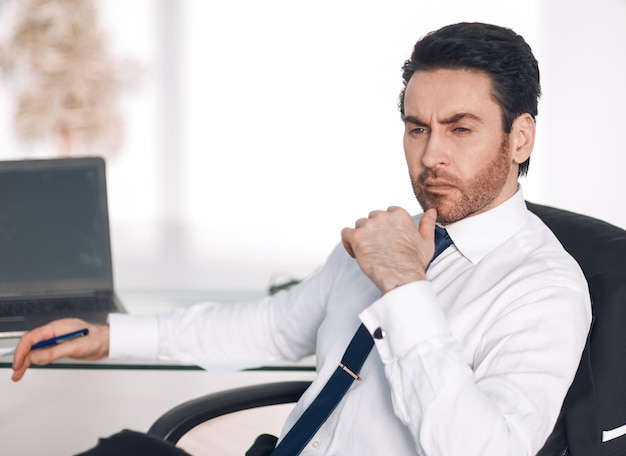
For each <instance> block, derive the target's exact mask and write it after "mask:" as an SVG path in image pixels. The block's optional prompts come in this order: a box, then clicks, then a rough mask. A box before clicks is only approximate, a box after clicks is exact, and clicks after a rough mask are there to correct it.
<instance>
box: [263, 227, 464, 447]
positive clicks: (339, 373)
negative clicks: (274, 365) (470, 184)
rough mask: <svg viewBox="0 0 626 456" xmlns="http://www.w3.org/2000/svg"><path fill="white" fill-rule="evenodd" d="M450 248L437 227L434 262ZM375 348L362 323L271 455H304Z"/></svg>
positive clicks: (446, 233) (442, 230)
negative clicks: (337, 363)
mask: <svg viewBox="0 0 626 456" xmlns="http://www.w3.org/2000/svg"><path fill="white" fill-rule="evenodd" d="M450 245H452V239H450V236H449V235H448V232H447V231H446V230H445V228H441V227H440V226H435V254H434V255H433V258H432V259H433V260H434V259H435V258H437V257H438V256H439V254H440V253H441V252H443V251H444V250H445V249H447V248H448V247H449V246H450ZM431 261H432V260H431ZM373 346H374V339H373V338H372V336H371V334H370V333H369V331H368V330H367V328H366V327H365V326H364V325H363V324H361V326H359V329H357V331H356V333H355V334H354V337H353V338H352V340H351V341H350V344H348V348H347V349H346V351H345V353H344V354H343V357H342V358H341V362H340V363H339V366H338V367H337V369H336V370H335V372H334V373H333V375H331V377H330V379H328V382H326V385H324V388H322V391H320V393H319V394H318V395H317V397H316V398H315V399H314V400H313V402H311V405H309V406H308V408H307V409H306V410H305V411H304V413H303V414H302V415H301V416H300V418H298V421H296V422H295V424H294V425H293V426H292V428H291V429H290V430H289V432H287V435H285V437H284V438H283V440H281V442H280V444H279V445H278V446H277V447H276V449H275V450H274V451H273V452H272V455H271V456H294V455H298V454H300V452H301V451H302V450H303V449H304V447H305V446H306V445H307V444H308V443H309V441H310V440H311V439H312V438H313V436H314V435H315V433H316V432H317V431H318V430H319V428H320V427H321V426H322V424H324V422H325V421H326V420H327V419H328V417H329V416H330V414H331V413H332V412H333V410H335V408H336V407H337V405H338V404H339V402H340V401H341V399H342V398H343V396H344V395H345V394H346V392H347V391H348V389H349V388H350V386H351V385H352V382H354V381H355V380H361V378H360V377H359V371H360V370H361V367H362V366H363V363H364V362H365V360H366V359H367V357H368V355H369V353H370V351H371V350H372V347H373Z"/></svg>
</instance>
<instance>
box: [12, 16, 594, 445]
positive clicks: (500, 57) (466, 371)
mask: <svg viewBox="0 0 626 456" xmlns="http://www.w3.org/2000/svg"><path fill="white" fill-rule="evenodd" d="M250 77H251V78H254V74H251V75H250ZM355 77H358V72H357V73H355ZM403 81H404V89H403V91H402V94H401V97H400V111H401V116H402V120H403V122H404V125H405V131H404V152H405V157H406V162H407V165H408V170H409V175H410V178H411V183H412V186H413V190H414V193H415V196H416V197H417V199H418V201H419V203H420V205H421V206H422V208H423V209H424V213H423V214H421V215H417V216H415V217H412V216H411V215H409V214H408V213H407V212H406V211H405V210H404V209H401V208H398V207H391V208H388V209H386V210H376V211H373V212H372V213H370V214H369V215H368V216H367V217H365V218H362V219H359V220H358V221H356V224H355V226H354V227H352V228H345V229H344V230H343V231H342V233H341V237H342V242H341V243H340V244H339V245H338V247H337V248H336V249H335V250H334V251H333V252H332V253H331V255H330V257H329V259H328V261H327V263H326V265H325V266H324V267H323V268H322V269H321V270H320V271H319V272H318V273H316V274H314V275H312V276H311V277H309V278H307V279H306V280H304V281H303V282H302V283H301V284H299V285H297V286H295V287H293V288H292V289H290V290H289V291H286V292H280V293H278V294H276V295H274V296H270V297H267V298H265V299H262V300H259V301H254V302H245V303H240V304H229V305H221V304H217V303H200V304H197V305H196V306H193V307H191V308H188V309H179V310H175V311H173V312H171V313H168V314H159V315H154V316H135V315H111V316H110V320H109V325H108V326H98V325H90V324H87V323H85V322H81V321H77V320H60V321H56V322H53V323H51V324H49V325H46V326H44V327H41V328H38V329H36V330H33V331H32V332H30V333H28V334H26V335H25V336H24V337H23V339H22V341H21V343H20V345H19V346H18V349H17V352H16V355H15V361H14V366H13V368H14V374H13V379H14V380H16V381H17V380H19V379H20V378H21V377H22V376H23V375H24V373H25V371H26V369H27V368H28V366H30V365H31V364H33V363H34V364H44V363H49V362H51V361H53V360H55V359H58V358H60V357H63V356H71V357H75V358H83V359H86V358H89V359H98V358H103V357H106V356H110V357H125V358H128V357H140V358H150V359H166V360H180V361H185V362H194V363H197V364H198V365H200V366H203V367H205V368H206V369H214V368H216V367H219V368H223V367H224V366H227V367H230V368H240V367H251V366H256V365H261V364H264V363H268V362H272V361H276V360H297V359H300V358H302V357H304V356H308V355H310V354H313V353H315V354H316V362H317V376H316V379H315V381H314V382H313V384H312V385H311V387H310V388H309V389H308V390H307V391H306V392H305V394H304V395H303V397H302V398H301V400H300V401H299V402H298V404H297V405H296V407H295V409H294V411H293V413H292V414H291V415H290V417H289V419H288V420H287V422H286V423H285V427H284V431H283V434H282V435H283V436H284V435H285V433H286V432H287V431H288V430H289V429H290V428H291V427H292V426H293V424H294V423H295V422H296V421H297V420H298V418H299V417H300V416H301V415H302V413H303V412H304V411H305V410H306V409H307V407H308V406H309V405H310V404H311V402H312V401H313V400H314V399H315V397H316V396H317V395H318V393H319V392H320V391H321V389H322V388H323V387H324V385H325V383H326V382H327V380H328V379H329V377H330V376H331V375H332V374H333V372H334V371H335V370H336V369H337V363H338V362H339V361H340V360H341V357H342V354H343V353H344V350H345V348H346V346H347V345H348V343H349V341H350V339H351V338H352V335H353V334H354V332H355V331H356V330H357V328H358V327H359V326H360V325H361V324H363V325H364V326H365V328H367V331H368V332H369V333H370V334H371V335H372V337H373V339H374V343H375V349H374V350H372V351H371V353H370V354H369V356H368V357H367V359H366V361H365V363H364V365H363V367H362V368H361V370H360V372H359V376H360V377H361V381H359V382H355V383H354V384H353V385H352V387H351V389H350V390H349V392H348V394H346V395H345V396H344V397H343V399H342V401H341V403H340V404H339V405H338V406H337V408H336V409H335V411H334V412H333V413H332V414H331V415H330V417H328V419H327V420H326V421H325V422H324V423H323V424H322V426H321V427H320V429H319V430H318V431H317V432H316V433H315V435H314V436H313V437H312V438H311V440H310V442H309V444H308V445H307V446H306V447H305V448H304V449H303V450H302V453H301V454H324V455H331V454H332V455H348V454H359V455H381V454H398V455H413V454H416V455H429V456H439V455H459V454H463V455H465V456H469V455H481V456H482V455H498V456H500V455H520V456H521V455H526V456H531V455H534V454H536V453H537V452H538V451H539V450H540V448H541V447H542V445H543V444H544V442H545V440H546V438H547V437H548V435H549V434H550V432H551V430H552V428H553V427H554V424H555V422H556V419H557V416H558V413H559V411H560V408H561V404H562V402H563V399H564V397H565V394H566V393H567V390H568V388H569V385H570V384H571V382H572V380H573V378H574V374H575V373H576V369H577V367H578V363H579V360H580V356H581V353H582V350H583V347H584V345H585V340H586V336H587V333H588V330H589V326H590V321H591V311H590V300H589V295H588V291H587V285H586V282H585V279H584V276H583V274H582V272H581V271H580V268H579V267H578V265H577V264H576V262H575V261H574V260H573V259H572V258H571V257H570V256H569V255H568V254H567V253H566V252H565V251H564V249H563V248H562V246H561V245H560V243H559V242H558V241H557V240H556V238H555V237H554V235H553V234H552V233H551V232H550V230H549V229H548V228H547V227H546V226H545V225H544V224H543V223H542V222H541V221H540V220H539V219H538V218H537V217H536V216H535V215H533V214H532V213H530V212H529V211H528V210H527V209H526V206H525V202H524V197H523V193H522V189H521V187H520V185H519V183H518V177H519V176H522V175H524V174H526V172H527V170H528V165H529V158H530V155H531V152H532V149H533V144H534V138H535V117H536V115H537V103H538V98H539V95H540V84H539V70H538V66H537V61H536V60H535V58H534V56H533V54H532V51H531V49H530V47H529V46H528V45H527V44H526V43H525V41H524V40H523V38H522V37H521V36H519V35H517V34H516V33H514V32H513V31H511V30H509V29H506V28H502V27H498V26H492V25H488V24H479V23H461V24H454V25H451V26H447V27H444V28H442V29H439V30H437V31H435V32H432V33H430V34H428V35H426V36H425V37H423V38H422V39H420V40H419V41H418V42H417V44H416V45H415V48H414V51H413V53H412V55H411V58H410V59H409V60H407V62H406V63H405V64H404V67H403ZM435 224H437V225H439V226H441V227H445V228H446V230H447V233H448V235H449V237H450V238H451V239H452V242H453V244H452V245H451V246H449V247H448V248H446V249H445V250H444V251H443V253H442V254H441V255H439V256H438V257H436V258H435V259H432V258H433V252H434V249H435V248H434V231H435ZM85 326H87V327H88V328H89V329H90V333H89V335H88V336H87V337H83V338H80V339H76V340H73V341H69V342H65V343H63V344H60V345H58V346H56V347H53V348H50V349H45V350H37V351H32V352H31V351H30V347H31V345H32V344H34V343H36V342H38V341H40V340H42V339H45V338H48V337H52V336H55V335H59V334H62V333H65V332H69V331H71V330H75V329H79V328H82V327H85ZM125 435H126V437H123V436H122V435H121V434H120V435H115V436H112V437H111V438H110V439H108V440H104V441H103V442H104V443H101V444H100V445H99V446H98V447H96V448H94V449H93V450H90V451H89V452H88V453H86V454H89V455H92V454H93V455H99V454H113V453H112V452H113V451H114V450H113V448H114V446H113V445H120V446H119V447H117V448H122V447H123V445H125V443H124V442H125V441H126V440H125V438H129V439H130V440H133V439H134V442H135V443H134V444H137V442H140V441H141V439H142V438H145V439H148V437H146V436H143V435H142V434H137V433H130V434H129V433H126V434H125ZM107 442H108V443H107ZM107 445H110V446H107ZM116 451H120V450H119V449H118V450H116ZM168 451H178V450H174V449H170V448H166V447H165V446H164V449H163V453H161V454H164V455H165V454H178V453H169V452H168Z"/></svg>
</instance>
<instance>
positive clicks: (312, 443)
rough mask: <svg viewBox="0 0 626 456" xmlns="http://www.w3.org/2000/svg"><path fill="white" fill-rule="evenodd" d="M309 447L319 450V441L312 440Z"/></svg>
mask: <svg viewBox="0 0 626 456" xmlns="http://www.w3.org/2000/svg"><path fill="white" fill-rule="evenodd" d="M311 446H312V447H313V448H319V446H320V441H319V440H313V442H311Z"/></svg>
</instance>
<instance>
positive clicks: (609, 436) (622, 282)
mask: <svg viewBox="0 0 626 456" xmlns="http://www.w3.org/2000/svg"><path fill="white" fill-rule="evenodd" d="M528 208H529V209H530V210H531V211H532V212H534V213H535V214H537V215H538V216H539V217H540V218H541V219H542V220H543V221H544V222H545V223H546V224H547V225H548V226H549V227H550V228H551V229H552V231H553V232H554V233H555V234H556V236H557V237H558V238H559V240H560V241H561V243H562V244H563V246H564V247H565V249H566V250H567V251H568V252H569V253H570V254H571V255H572V256H573V257H574V258H575V259H576V260H577V261H578V263H579V264H580V266H581V268H582V270H583V272H584V274H585V276H586V278H587V281H588V283H589V290H590V294H591V299H592V306H593V315H594V322H593V325H592V331H591V333H590V335H589V339H588V341H587V345H586V347H585V350H584V353H583V356H582V359H581V362H580V366H579V368H578V372H577V373H576V377H575V379H574V382H573V383H572V385H571V387H570V390H569V392H568V394H567V397H566V398H565V401H564V403H563V408H562V410H561V415H560V416H559V419H558V421H557V424H556V426H555V429H554V431H553V433H552V434H551V435H550V437H549V438H548V441H547V442H546V445H545V446H544V448H543V449H542V451H541V452H540V453H539V455H540V456H556V455H559V456H565V455H571V456H593V455H607V456H608V455H611V456H617V455H626V435H621V436H620V432H619V429H620V428H621V427H622V426H625V425H626V380H625V376H626V327H625V326H626V231H624V230H622V229H621V228H618V227H616V226H613V225H610V224H608V223H606V222H603V221H601V220H598V219H594V218H591V217H587V216H584V215H580V214H576V213H573V212H568V211H564V210H561V209H556V208H553V207H548V206H541V205H537V204H532V203H528ZM309 384H310V382H277V383H270V384H261V385H254V386H249V387H244V388H239V389H234V390H229V391H223V392H218V393H214V394H209V395H206V396H203V397H200V398H198V399H194V400H191V401H189V402H186V403H184V404H181V405H179V406H177V407H175V408H174V409H172V410H170V411H168V412H167V413H165V414H164V415H162V416H161V417H160V418H159V419H158V420H157V421H155V422H154V424H153V425H152V427H151V428H150V430H149V431H148V432H149V433H151V434H153V435H157V436H160V437H162V438H164V439H166V440H169V441H171V442H174V443H176V442H178V440H179V439H180V438H181V437H182V436H183V435H184V434H185V433H186V432H188V431H189V430H191V429H192V428H194V427H195V426H197V425H198V424H200V423H202V422H205V421H207V420H211V419H213V418H215V417H218V416H223V415H225V414H229V413H231V412H234V411H237V410H243V409H251V408H256V407H263V406H267V405H269V404H284V403H289V402H296V401H297V400H298V398H299V397H300V395H301V394H302V393H303V392H304V390H305V389H306V388H307V387H308V385H309ZM606 431H613V432H606ZM263 432H265V431H264V430H263V423H262V422H261V423H260V431H259V432H258V433H259V434H260V433H263ZM624 433H626V428H625V430H624V432H623V433H621V434H624ZM603 440H604V441H603Z"/></svg>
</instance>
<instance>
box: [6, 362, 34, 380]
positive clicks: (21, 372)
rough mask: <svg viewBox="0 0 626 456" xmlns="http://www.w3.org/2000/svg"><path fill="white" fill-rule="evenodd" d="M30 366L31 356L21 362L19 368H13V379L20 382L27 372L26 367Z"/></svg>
mask: <svg viewBox="0 0 626 456" xmlns="http://www.w3.org/2000/svg"><path fill="white" fill-rule="evenodd" d="M29 367H30V358H29V357H27V358H26V360H25V361H24V362H23V363H22V364H21V366H20V368H19V369H17V370H15V369H14V370H13V375H11V380H13V381H14V382H19V381H20V380H21V379H22V377H23V376H24V373H26V369H28V368H29Z"/></svg>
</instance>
